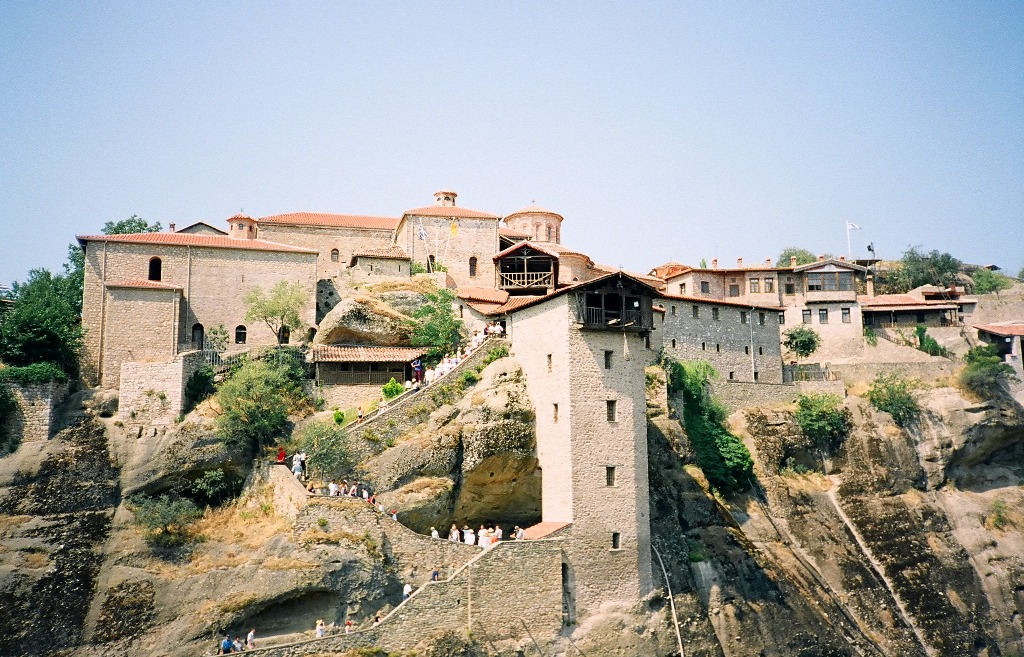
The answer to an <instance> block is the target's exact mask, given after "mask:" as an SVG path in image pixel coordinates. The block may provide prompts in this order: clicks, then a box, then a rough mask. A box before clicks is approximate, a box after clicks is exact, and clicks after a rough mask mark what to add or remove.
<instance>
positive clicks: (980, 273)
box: [971, 269, 1013, 297]
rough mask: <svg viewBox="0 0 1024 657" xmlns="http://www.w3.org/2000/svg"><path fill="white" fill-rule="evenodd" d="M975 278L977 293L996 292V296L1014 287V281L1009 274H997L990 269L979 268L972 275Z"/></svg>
mask: <svg viewBox="0 0 1024 657" xmlns="http://www.w3.org/2000/svg"><path fill="white" fill-rule="evenodd" d="M971 278H973V279H974V292H975V294H989V293H990V292H995V293H996V296H997V297H998V296H999V293H1000V292H1001V291H1002V290H1009V289H1010V288H1011V287H1013V281H1012V280H1010V277H1009V276H1003V275H1002V274H997V273H996V272H994V271H991V270H989V269H979V270H977V271H976V272H974V274H973V275H972V276H971Z"/></svg>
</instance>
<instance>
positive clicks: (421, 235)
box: [416, 224, 427, 242]
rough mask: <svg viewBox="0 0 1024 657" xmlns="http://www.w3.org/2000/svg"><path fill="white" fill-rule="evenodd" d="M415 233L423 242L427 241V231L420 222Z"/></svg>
mask: <svg viewBox="0 0 1024 657" xmlns="http://www.w3.org/2000/svg"><path fill="white" fill-rule="evenodd" d="M416 234H417V236H419V238H420V239H421V240H423V241H424V242H426V241H427V231H425V230H424V229H423V224H420V226H419V229H418V230H417V231H416Z"/></svg>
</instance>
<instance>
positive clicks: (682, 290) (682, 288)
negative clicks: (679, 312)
mask: <svg viewBox="0 0 1024 657" xmlns="http://www.w3.org/2000/svg"><path fill="white" fill-rule="evenodd" d="M679 294H686V283H680V284H679Z"/></svg>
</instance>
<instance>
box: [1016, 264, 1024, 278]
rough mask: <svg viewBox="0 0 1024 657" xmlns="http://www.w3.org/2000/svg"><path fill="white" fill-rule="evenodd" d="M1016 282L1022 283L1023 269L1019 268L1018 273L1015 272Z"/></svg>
mask: <svg viewBox="0 0 1024 657" xmlns="http://www.w3.org/2000/svg"><path fill="white" fill-rule="evenodd" d="M1017 280H1018V281H1024V267H1021V268H1020V271H1018V272H1017Z"/></svg>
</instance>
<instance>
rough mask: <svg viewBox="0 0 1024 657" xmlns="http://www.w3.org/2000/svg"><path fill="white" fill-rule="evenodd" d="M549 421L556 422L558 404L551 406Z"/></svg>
mask: <svg viewBox="0 0 1024 657" xmlns="http://www.w3.org/2000/svg"><path fill="white" fill-rule="evenodd" d="M551 421H552V422H558V404H552V405H551Z"/></svg>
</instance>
